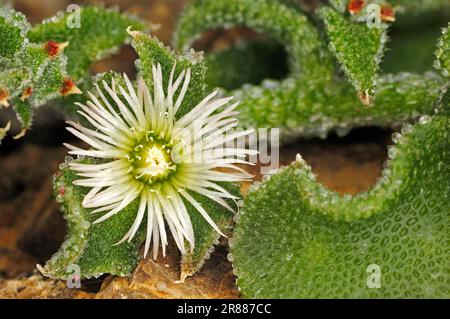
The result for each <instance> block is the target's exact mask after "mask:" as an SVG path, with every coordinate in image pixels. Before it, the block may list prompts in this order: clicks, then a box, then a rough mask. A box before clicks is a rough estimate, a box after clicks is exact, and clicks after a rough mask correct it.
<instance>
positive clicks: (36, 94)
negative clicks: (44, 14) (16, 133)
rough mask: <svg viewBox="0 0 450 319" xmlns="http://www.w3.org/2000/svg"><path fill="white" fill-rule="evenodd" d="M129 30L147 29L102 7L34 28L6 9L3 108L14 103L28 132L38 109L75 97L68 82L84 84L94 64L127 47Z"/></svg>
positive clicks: (1, 22) (0, 29) (2, 15)
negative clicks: (56, 48)
mask: <svg viewBox="0 0 450 319" xmlns="http://www.w3.org/2000/svg"><path fill="white" fill-rule="evenodd" d="M77 21H78V22H79V23H78V22H77ZM128 26H131V27H133V28H134V29H135V30H142V29H144V28H145V26H144V24H143V23H141V22H139V21H138V20H137V19H136V18H133V17H131V16H129V15H125V14H121V13H119V12H118V11H117V10H110V9H105V8H101V7H85V8H81V9H80V10H79V11H77V10H75V11H74V12H72V13H59V14H58V15H56V16H55V17H53V18H50V19H48V20H45V21H44V22H43V23H42V24H38V25H36V26H34V27H33V28H31V27H30V25H29V24H28V22H27V21H26V18H25V16H24V15H23V14H21V13H18V12H15V11H14V10H9V11H6V10H4V9H1V10H0V36H1V38H2V43H1V45H0V90H1V91H2V92H7V95H6V102H7V103H5V102H3V103H2V104H12V105H13V108H14V110H15V111H16V113H17V117H18V119H19V121H20V122H21V124H22V126H23V128H24V129H28V128H29V127H30V126H31V124H32V118H33V112H34V110H35V109H37V108H38V107H39V106H41V105H43V104H45V103H47V102H48V101H50V100H53V99H58V98H62V97H63V96H66V95H67V94H71V93H75V92H76V90H74V91H69V92H68V93H67V92H65V91H64V85H65V83H73V85H75V84H80V82H81V81H82V80H84V79H85V75H86V73H87V72H88V70H89V67H90V66H91V64H92V63H93V62H95V61H97V60H99V59H101V58H103V57H105V56H106V55H108V54H111V53H113V52H115V51H116V50H117V49H118V48H119V46H120V45H122V44H123V43H126V41H127V37H128V34H127V32H126V28H127V27H128ZM65 42H68V46H67V47H66V48H65V49H64V50H63V51H62V47H61V50H60V51H57V52H53V53H52V52H49V51H48V49H47V48H46V46H47V45H48V44H49V43H52V44H53V45H58V46H59V45H63V44H64V43H65ZM65 81H70V82H65ZM72 81H73V82H72ZM71 85H72V84H71ZM24 90H27V91H26V92H24ZM24 93H26V94H24ZM61 109H64V107H63V108H61ZM69 113H70V112H69Z"/></svg>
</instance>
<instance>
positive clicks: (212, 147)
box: [65, 65, 256, 258]
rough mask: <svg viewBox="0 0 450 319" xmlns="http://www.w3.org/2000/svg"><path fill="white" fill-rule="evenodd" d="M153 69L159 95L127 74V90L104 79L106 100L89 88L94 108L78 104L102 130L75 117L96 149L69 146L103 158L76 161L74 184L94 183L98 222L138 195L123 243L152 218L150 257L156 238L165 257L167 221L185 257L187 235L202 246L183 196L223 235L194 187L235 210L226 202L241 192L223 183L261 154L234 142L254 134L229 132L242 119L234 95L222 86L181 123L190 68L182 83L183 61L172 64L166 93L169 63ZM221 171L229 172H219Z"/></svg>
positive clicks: (76, 128)
mask: <svg viewBox="0 0 450 319" xmlns="http://www.w3.org/2000/svg"><path fill="white" fill-rule="evenodd" d="M152 72H153V87H154V88H153V96H151V94H150V92H149V89H148V87H147V86H146V84H145V82H144V80H142V79H138V89H137V92H135V89H134V88H133V85H132V83H131V82H130V80H129V79H128V78H127V76H126V75H124V78H123V79H124V82H125V84H126V89H124V88H123V87H121V86H116V84H115V83H114V81H113V82H112V87H110V86H108V84H107V83H106V82H103V88H104V91H102V90H101V89H100V88H99V87H98V86H97V87H96V89H97V92H98V97H96V96H95V95H94V94H92V93H89V96H90V101H88V102H87V105H83V104H80V103H78V105H79V106H80V108H81V111H79V113H80V114H81V115H82V116H84V117H85V118H86V119H87V120H88V121H89V122H90V123H91V124H92V125H93V127H94V128H95V129H89V128H86V127H83V126H81V125H79V124H77V123H74V122H68V124H70V125H71V126H72V127H68V128H67V129H68V130H69V131H70V132H71V133H73V134H74V135H76V136H77V137H78V138H80V139H82V140H83V141H85V142H86V143H88V144H89V145H90V146H91V147H92V148H91V149H88V150H84V149H81V148H78V147H75V146H72V145H69V144H65V145H66V146H67V147H68V148H69V149H70V152H69V153H70V154H74V155H79V156H89V157H94V158H97V159H100V160H99V161H97V163H96V164H83V163H77V162H72V163H71V164H70V167H71V169H72V170H74V171H76V172H77V174H78V176H80V177H82V179H78V180H76V181H74V184H76V185H80V186H85V187H89V188H91V189H90V191H89V192H88V193H87V194H86V196H85V197H84V200H83V206H84V207H86V208H92V209H93V210H92V213H99V212H106V213H104V215H102V216H101V217H100V218H98V219H97V220H96V221H95V222H94V223H98V222H102V221H104V220H106V219H108V218H109V217H111V216H113V215H114V214H117V213H120V211H121V210H122V209H123V208H125V207H126V206H127V205H128V204H130V203H131V202H132V201H134V200H135V199H136V198H138V200H139V208H138V211H137V214H136V219H135V221H134V223H133V225H132V227H131V228H130V230H129V231H128V233H126V234H125V236H124V237H123V239H122V240H121V241H120V242H119V243H122V242H124V241H125V240H128V241H131V240H132V238H133V237H134V236H135V234H136V232H137V230H138V229H139V226H140V225H141V223H142V221H143V220H144V216H145V215H146V217H147V225H146V229H147V234H146V241H145V249H144V256H146V255H147V253H148V250H149V248H150V243H151V242H152V241H153V258H156V257H157V255H158V250H159V243H160V242H161V246H162V251H163V254H164V255H165V247H166V245H167V240H168V238H167V234H166V230H165V224H167V225H168V227H169V229H170V232H171V233H172V236H173V238H174V239H175V242H176V244H177V246H178V248H179V249H180V251H181V252H182V253H183V254H185V253H186V249H185V240H187V241H188V243H189V245H190V249H191V250H192V249H193V247H194V245H195V238H194V231H193V228H192V223H191V218H190V216H189V214H188V212H187V209H186V207H185V204H184V201H183V200H185V201H187V202H189V203H190V204H192V206H193V207H195V208H196V209H197V210H198V212H200V214H201V215H202V216H203V218H204V219H205V220H206V221H207V222H208V223H209V224H210V225H211V226H212V227H213V228H214V229H215V230H216V231H217V232H218V233H220V234H221V235H223V234H222V232H221V231H220V229H219V228H218V227H217V225H216V224H215V223H214V221H213V220H212V219H211V218H210V216H209V215H208V212H206V211H205V209H204V208H203V207H202V205H201V204H200V203H199V202H198V201H197V200H195V199H194V198H193V197H192V196H191V195H190V193H189V192H196V193H199V194H201V195H203V196H205V197H207V198H209V199H211V200H213V201H215V202H217V203H219V204H220V205H222V206H224V207H226V208H227V209H229V210H231V211H233V208H231V207H230V206H229V205H228V204H227V202H226V199H232V200H237V197H235V196H233V195H232V194H230V193H229V192H228V191H226V190H225V189H224V188H223V187H221V186H220V185H219V184H218V183H217V182H236V181H243V180H247V179H249V178H251V175H248V174H247V173H245V171H243V170H242V169H241V168H239V167H237V166H236V165H235V164H236V163H244V164H250V163H248V162H247V161H246V159H245V158H246V156H247V155H255V154H256V152H255V151H252V150H247V149H243V148H236V147H235V146H233V147H230V146H229V144H230V142H235V141H236V139H238V138H242V137H244V136H246V135H248V134H249V133H250V132H251V130H248V131H238V132H233V133H231V134H227V133H228V132H230V131H231V130H232V129H234V128H235V127H236V126H237V124H238V121H237V119H236V118H234V116H235V115H236V113H237V112H236V111H235V108H236V106H237V103H233V104H230V101H231V99H232V98H217V97H216V95H217V91H215V92H213V93H211V94H210V95H208V96H207V97H206V98H204V100H203V101H202V102H200V103H199V104H198V105H197V106H195V107H194V108H193V109H192V110H191V111H190V112H189V113H187V114H185V115H183V116H181V118H179V119H178V120H176V119H175V114H176V113H177V111H178V109H179V108H180V105H181V103H182V101H183V98H184V96H185V94H186V92H187V90H188V85H189V81H190V69H187V70H185V71H183V72H181V74H180V75H179V77H178V78H177V79H176V80H175V81H174V80H173V77H174V72H175V66H174V67H173V68H172V72H171V74H170V78H169V79H168V86H167V94H165V92H164V90H163V78H162V71H161V66H160V65H158V66H157V67H155V66H153V67H152ZM180 87H181V89H180V90H179V88H180ZM175 97H176V100H174V99H175ZM111 101H114V103H111ZM224 143H226V144H224ZM218 168H226V169H227V170H228V171H227V172H224V171H223V170H222V171H218V170H217V169H218ZM188 191H189V192H188ZM119 243H118V244H119Z"/></svg>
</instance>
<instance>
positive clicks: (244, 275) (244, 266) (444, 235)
mask: <svg viewBox="0 0 450 319" xmlns="http://www.w3.org/2000/svg"><path fill="white" fill-rule="evenodd" d="M441 103H442V104H441V105H440V108H441V110H440V111H439V112H440V113H439V115H435V116H432V117H430V116H425V117H422V118H421V119H420V120H419V121H418V123H417V124H415V125H414V126H413V127H412V126H410V125H408V126H405V127H404V128H403V131H402V134H395V135H393V139H394V141H395V142H396V143H397V144H396V146H395V147H392V148H390V149H389V156H390V160H389V161H388V164H387V167H386V168H385V170H384V171H383V174H382V177H381V179H380V180H379V182H378V183H377V184H376V185H375V186H374V187H373V188H372V189H371V190H370V191H368V192H367V193H362V194H359V195H356V196H350V195H347V196H340V195H338V194H336V193H334V192H331V191H329V190H327V189H325V188H324V187H323V186H321V185H319V184H318V183H317V182H316V181H315V180H314V174H313V173H312V172H311V169H310V168H309V167H308V166H307V165H306V163H305V162H304V161H303V160H302V159H301V158H300V157H299V158H298V159H297V161H296V162H294V163H293V164H292V165H291V166H289V167H287V168H284V169H282V170H281V171H280V172H278V173H277V174H275V175H273V176H272V177H271V178H270V179H269V180H268V181H266V182H264V183H263V184H261V185H260V186H259V187H255V188H254V190H253V191H252V192H251V193H250V194H249V195H248V197H247V198H246V199H245V201H244V206H243V208H242V213H241V214H240V216H239V220H238V222H237V226H236V229H235V233H234V237H233V245H231V246H232V259H233V264H234V267H235V273H236V274H237V276H238V285H239V287H240V289H241V291H242V293H243V295H244V296H245V297H247V298H448V297H449V291H448V273H449V271H450V270H449V265H448V263H447V262H446V260H448V259H449V258H450V255H449V250H448V249H447V247H448V239H449V238H448V227H447V224H448V212H449V211H450V201H449V196H450V169H449V168H450V153H449V152H450V118H449V117H448V107H449V105H448V95H447V96H446V97H445V99H443V100H441Z"/></svg>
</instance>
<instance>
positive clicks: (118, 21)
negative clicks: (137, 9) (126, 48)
mask: <svg viewBox="0 0 450 319" xmlns="http://www.w3.org/2000/svg"><path fill="white" fill-rule="evenodd" d="M78 14H79V17H77V15H78ZM77 19H79V24H78V23H77ZM127 27H132V28H133V29H134V30H143V29H144V28H145V26H144V24H143V23H142V22H140V21H139V20H137V19H136V18H135V17H133V16H130V15H127V14H123V13H120V12H119V11H118V10H112V9H105V8H101V7H83V8H80V11H79V12H77V11H74V12H65V13H63V12H61V13H59V14H58V15H56V16H55V17H53V18H51V19H48V20H45V21H43V23H41V24H38V25H36V26H35V27H34V28H32V29H31V30H30V32H29V34H28V37H29V38H30V41H32V42H34V43H41V42H46V41H50V40H52V41H57V42H59V43H64V42H68V43H69V44H68V46H67V48H65V49H64V54H65V55H66V56H67V58H68V60H69V63H68V65H67V73H68V74H69V75H70V76H71V77H72V78H73V79H75V80H78V79H79V78H81V77H82V76H84V75H85V73H86V71H87V70H88V69H89V67H90V66H91V64H92V63H93V62H95V61H98V60H101V59H103V58H105V57H106V56H108V55H111V54H112V53H114V52H116V51H117V50H118V49H119V47H120V46H121V45H122V44H124V43H126V42H127V41H129V40H128V39H129V38H128V34H127V32H126V29H127Z"/></svg>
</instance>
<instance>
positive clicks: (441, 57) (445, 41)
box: [434, 23, 450, 78]
mask: <svg viewBox="0 0 450 319" xmlns="http://www.w3.org/2000/svg"><path fill="white" fill-rule="evenodd" d="M449 29H450V23H449V24H448V26H447V27H446V28H444V29H442V37H441V39H440V40H439V42H438V45H437V49H436V61H435V64H434V66H435V67H436V69H437V70H439V71H440V72H441V74H442V75H443V76H444V77H447V78H448V77H450V34H449Z"/></svg>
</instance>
